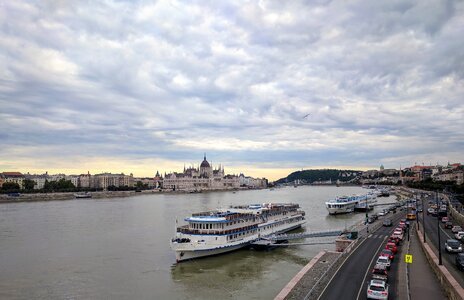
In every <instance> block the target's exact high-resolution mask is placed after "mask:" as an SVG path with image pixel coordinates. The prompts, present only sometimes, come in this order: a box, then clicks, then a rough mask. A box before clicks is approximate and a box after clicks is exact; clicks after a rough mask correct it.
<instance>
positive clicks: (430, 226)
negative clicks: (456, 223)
mask: <svg viewBox="0 0 464 300" xmlns="http://www.w3.org/2000/svg"><path fill="white" fill-rule="evenodd" d="M424 211H426V208H424ZM418 221H419V226H420V228H422V224H423V222H422V213H420V214H419V219H418ZM451 221H452V220H451ZM444 225H445V224H443V223H442V222H439V228H440V239H441V241H440V247H441V253H442V261H443V265H444V266H445V267H446V268H447V269H448V271H449V272H450V273H451V275H453V277H454V278H455V279H456V281H457V282H458V283H459V284H460V285H461V287H464V277H463V275H462V271H459V270H458V269H457V268H456V265H455V261H454V260H455V257H456V255H457V254H450V253H448V252H446V249H445V242H446V240H448V239H455V237H454V233H452V232H451V229H444ZM437 231H438V230H437V217H433V216H432V215H425V234H426V242H427V243H429V244H431V245H432V249H433V251H434V252H435V254H436V255H437V257H438V250H437V249H438V234H437Z"/></svg>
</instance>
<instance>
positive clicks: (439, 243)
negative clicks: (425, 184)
mask: <svg viewBox="0 0 464 300" xmlns="http://www.w3.org/2000/svg"><path fill="white" fill-rule="evenodd" d="M435 201H436V204H437V212H438V213H439V209H438V191H436V197H435ZM437 234H438V265H442V264H443V263H442V260H441V239H440V215H439V214H437Z"/></svg>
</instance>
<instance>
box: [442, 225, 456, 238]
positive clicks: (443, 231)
mask: <svg viewBox="0 0 464 300" xmlns="http://www.w3.org/2000/svg"><path fill="white" fill-rule="evenodd" d="M440 230H441V231H443V232H444V233H445V234H446V236H448V237H449V238H450V239H456V238H455V237H451V236H450V235H449V234H448V232H446V231H445V230H443V228H441V226H440Z"/></svg>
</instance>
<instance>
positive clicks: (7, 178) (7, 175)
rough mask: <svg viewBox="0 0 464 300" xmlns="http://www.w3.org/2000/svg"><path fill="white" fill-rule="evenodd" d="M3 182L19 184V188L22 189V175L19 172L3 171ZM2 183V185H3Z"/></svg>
mask: <svg viewBox="0 0 464 300" xmlns="http://www.w3.org/2000/svg"><path fill="white" fill-rule="evenodd" d="M2 176H3V183H6V182H13V183H17V184H18V185H19V188H21V189H24V179H25V177H24V175H23V174H22V173H21V172H3V173H2ZM3 183H2V185H3Z"/></svg>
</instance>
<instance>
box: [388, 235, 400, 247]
mask: <svg viewBox="0 0 464 300" xmlns="http://www.w3.org/2000/svg"><path fill="white" fill-rule="evenodd" d="M387 243H394V244H395V245H399V244H400V239H399V238H396V237H393V236H391V237H389V238H388V241H387Z"/></svg>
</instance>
